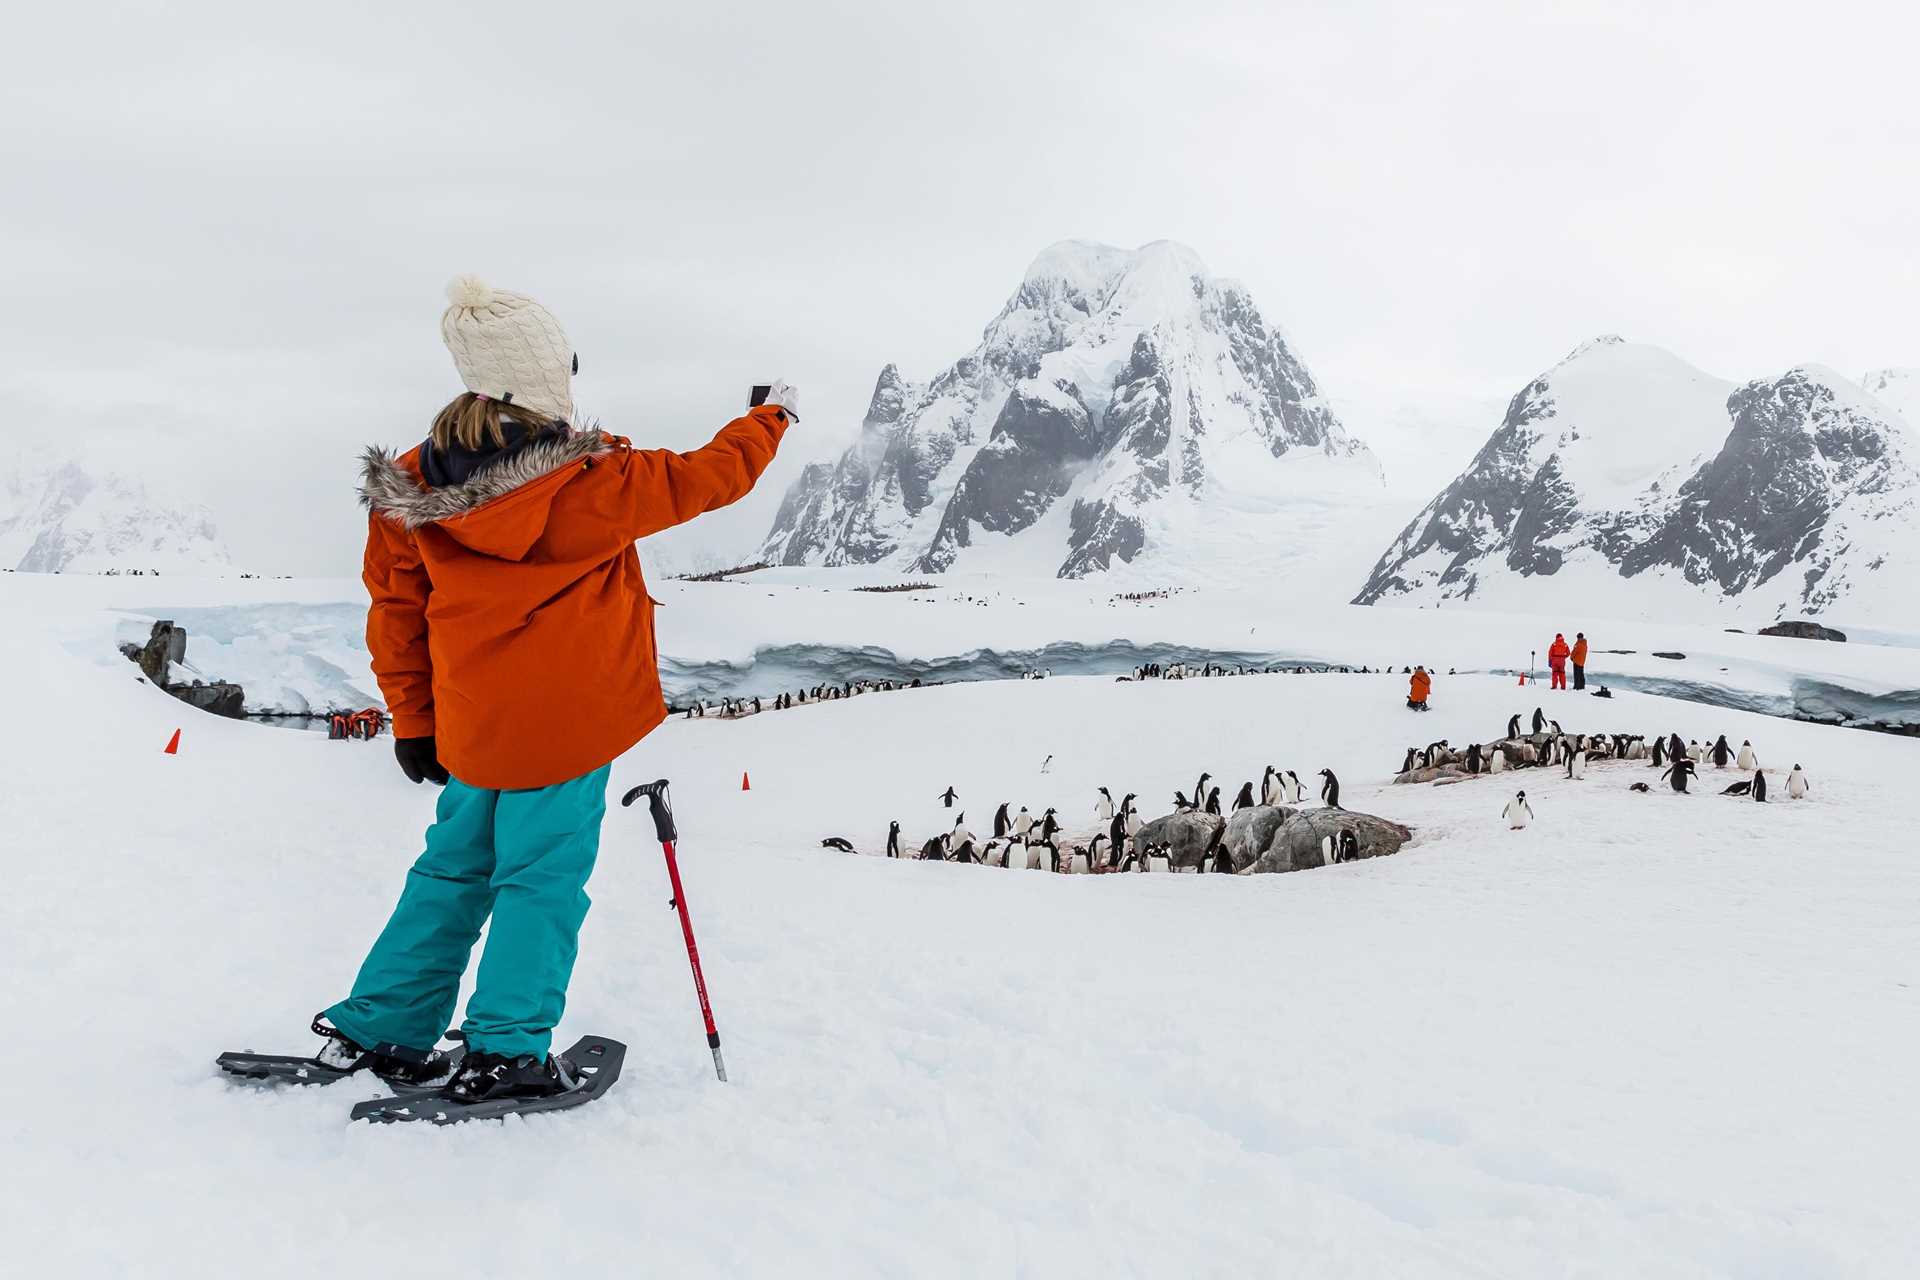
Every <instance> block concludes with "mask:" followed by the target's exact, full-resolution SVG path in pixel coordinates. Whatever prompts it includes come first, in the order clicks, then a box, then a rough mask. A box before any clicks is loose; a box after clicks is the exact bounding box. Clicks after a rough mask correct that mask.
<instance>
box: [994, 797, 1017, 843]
mask: <svg viewBox="0 0 1920 1280" xmlns="http://www.w3.org/2000/svg"><path fill="white" fill-rule="evenodd" d="M1012 806H1013V801H1011V800H1006V801H1003V802H1001V805H1000V807H999V808H998V809H995V810H994V811H993V838H994V839H995V840H1004V839H1006V838H1007V828H1008V827H1009V826H1011V825H1012V824H1013V819H1011V818H1009V817H1008V816H1007V810H1008V809H1009V808H1011V807H1012Z"/></svg>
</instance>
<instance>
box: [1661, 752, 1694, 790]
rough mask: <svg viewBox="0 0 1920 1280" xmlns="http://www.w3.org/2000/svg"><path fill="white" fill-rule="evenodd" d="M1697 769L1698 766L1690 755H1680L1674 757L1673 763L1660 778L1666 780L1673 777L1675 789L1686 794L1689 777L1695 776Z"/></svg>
mask: <svg viewBox="0 0 1920 1280" xmlns="http://www.w3.org/2000/svg"><path fill="white" fill-rule="evenodd" d="M1697 771H1698V766H1696V765H1695V764H1694V763H1693V761H1692V760H1691V759H1690V758H1689V757H1687V756H1686V755H1678V756H1675V757H1674V758H1673V763H1672V764H1670V765H1668V766H1667V771H1666V772H1665V773H1663V774H1661V775H1660V780H1661V781H1662V782H1665V781H1667V780H1668V779H1669V778H1671V779H1672V780H1673V789H1674V790H1675V791H1678V792H1679V793H1680V794H1681V795H1685V794H1687V779H1688V778H1691V777H1693V776H1694V775H1695V773H1696V772H1697Z"/></svg>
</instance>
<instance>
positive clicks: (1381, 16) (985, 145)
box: [0, 0, 1920, 573]
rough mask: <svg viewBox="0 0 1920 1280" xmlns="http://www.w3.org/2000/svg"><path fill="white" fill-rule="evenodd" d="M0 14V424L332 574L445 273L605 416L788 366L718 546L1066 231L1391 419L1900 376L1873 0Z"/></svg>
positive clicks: (1887, 106)
mask: <svg viewBox="0 0 1920 1280" xmlns="http://www.w3.org/2000/svg"><path fill="white" fill-rule="evenodd" d="M15 10H16V11H12V12H10V15H9V18H8V23H7V44H8V47H9V51H10V54H11V56H10V57H9V58H8V66H7V70H6V72H5V74H4V75H0V173H3V174H4V177H3V178H0V187H3V188H4V191H5V199H4V201H3V202H0V288H3V289H4V298H5V301H4V305H0V344H4V350H5V353H6V359H5V362H4V364H3V365H0V394H4V395H5V397H6V399H7V401H8V403H9V404H10V405H11V407H12V413H11V414H10V418H11V421H10V424H9V426H8V427H7V431H8V432H9V434H12V433H15V432H18V433H21V434H22V435H26V434H33V435H36V436H40V437H48V436H56V435H63V434H68V433H80V434H85V435H87V436H89V437H91V438H92V439H94V440H95V441H96V442H97V444H99V443H104V444H105V445H106V446H108V447H111V448H113V449H114V450H116V451H118V452H121V453H123V454H124V455H125V456H126V457H128V458H130V459H135V460H139V461H141V462H142V463H143V464H144V465H150V466H153V467H155V468H156V470H157V471H158V472H160V473H162V474H172V475H177V474H179V473H182V472H190V473H191V475H192V481H193V483H194V484H195V485H196V486H197V487H198V488H199V489H200V490H201V491H202V496H203V497H204V499H205V500H206V501H207V502H208V503H209V504H210V505H211V506H212V507H213V508H214V510H215V512H216V514H217V515H218V516H219V517H220V518H221V522H222V524H223V526H224V527H225V529H226V531H227V533H228V535H229V541H230V542H231V543H232V544H233V545H234V548H235V550H236V552H237V553H238V554H239V555H240V557H241V558H242V559H243V560H245V561H247V562H248V563H249V564H250V565H252V566H254V567H258V568H262V569H265V570H268V571H294V572H302V573H316V572H354V571H356V570H357V565H358V556H359V550H360V543H361V539H362V534H363V524H362V519H361V517H360V515H359V514H358V512H357V511H356V509H355V507H354V505H353V499H352V483H353V464H354V454H355V453H356V451H357V449H358V446H359V445H361V444H362V443H364V442H366V441H381V442H386V443H395V444H398V443H410V442H411V441H413V440H415V439H417V438H418V437H419V436H420V435H421V434H422V432H423V431H424V428H425V425H426V423H427V421H428V420H429V418H430V417H431V415H432V413H433V412H434V410H436V409H437V408H438V407H439V406H440V405H441V404H442V403H444V402H445V401H446V400H447V399H448V398H449V397H450V396H451V395H452V394H454V393H455V392H456V391H458V390H459V385H458V382H457V380H456V378H455V376H454V373H453V369H452V365H451V362H450V361H449V360H448V358H447V356H446V353H445V350H444V348H443V347H442V346H441V344H440V338H439V331H438V318H439V313H440V310H441V307H442V306H443V305H444V304H443V300H442V296H441V289H442V286H443V285H444V283H445V281H446V280H447V279H448V278H449V277H450V276H452V275H454V274H456V273H459V272H463V271H473V272H476V273H479V274H481V275H483V276H485V277H487V278H488V279H490V280H492V281H494V282H495V283H498V284H501V285H504V286H507V287H510V288H514V289H518V290H521V291H523V292H527V293H530V294H532V295H534V296H535V297H537V298H539V299H541V300H542V301H543V302H545V303H546V304H547V305H549V306H550V307H552V308H553V309H554V311H555V312H556V313H557V314H558V315H559V316H560V317H561V320H562V322H563V323H564V324H565V325H566V327H567V329H568V332H569V334H570V336H571V337H572V339H573V341H574V344H575V345H576V346H577V347H578V349H579V351H580V353H581V360H582V369H581V377H580V380H579V386H578V393H577V399H578V401H579V403H580V404H581V406H582V408H583V409H585V410H587V411H588V412H591V413H593V414H595V415H596V416H598V417H599V418H600V420H601V421H602V423H603V425H605V426H607V427H609V428H610V429H613V430H615V431H618V432H620V433H622V434H628V435H631V436H633V437H634V438H635V440H636V441H637V442H639V443H642V444H663V445H669V446H674V447H682V448H684V447H691V446H693V445H696V444H699V443H701V442H703V441H704V440H705V439H706V438H707V437H708V436H709V435H710V434H711V433H712V431H713V430H715V429H716V428H717V427H718V426H720V425H721V424H722V423H723V422H724V421H725V420H726V419H727V418H728V417H729V416H731V415H732V414H733V413H734V412H736V411H737V409H738V407H739V405H740V403H741V402H742V400H743V398H744V394H745V388H746V387H747V385H748V384H749V383H751V382H754V381H766V380H768V379H769V378H771V377H776V376H778V377H785V378H787V379H788V380H790V381H793V382H795V383H796V384H798V385H799V386H800V387H801V388H802V389H803V393H804V397H805V404H804V406H803V407H804V409H805V419H806V420H805V423H804V424H803V427H802V428H801V429H800V430H799V431H798V432H797V433H796V434H795V435H793V436H790V437H789V441H788V444H787V446H786V452H785V455H784V456H783V458H782V459H781V462H780V463H779V464H778V465H777V467H776V471H775V472H774V473H773V474H772V475H771V476H770V477H769V479H768V481H767V482H766V483H765V485H764V486H763V488H764V489H765V492H763V493H760V494H756V495H755V497H754V498H753V499H750V500H749V503H748V504H743V506H745V507H746V508H747V509H746V510H743V511H740V512H738V513H736V514H733V515H732V516H731V518H726V517H709V519H710V520H714V521H715V524H714V525H713V529H712V536H714V537H716V538H718V539H719V540H720V541H721V542H722V543H731V544H733V545H739V544H742V543H747V542H751V541H752V539H753V538H754V537H756V536H757V535H758V534H759V533H760V532H762V531H763V530H764V527H765V523H766V521H767V519H768V518H769V515H770V511H771V507H772V505H773V503H774V502H776V501H777V499H778V490H779V489H780V488H783V487H784V484H785V482H786V480H787V479H788V478H790V476H791V474H792V473H793V472H794V471H796V470H797V469H798V466H799V464H800V463H802V462H804V461H807V460H809V459H810V458H811V457H814V456H819V455H821V454H824V453H826V452H828V451H829V450H830V449H832V448H834V447H836V446H838V445H840V444H842V443H844V442H845V441H846V440H847V439H848V438H849V437H850V435H851V433H852V432H853V431H854V430H855V428H856V426H857V423H858V421H859V418H860V415H861V413H862V412H863V410H864V409H865V407H866V399H867V396H868V393H869V392H870V390H871V388H872V383H873V378H874V376H875V374H876V373H877V372H878V370H879V368H880V366H881V365H882V364H883V363H885V362H886V361H888V360H893V361H897V362H898V363H900V364H901V366H902V367H903V368H904V369H906V370H907V371H908V372H909V373H910V374H912V375H915V376H920V377H924V376H927V375H929V374H931V373H932V372H933V371H935V370H936V369H937V368H938V367H940V366H941V365H943V364H945V363H946V362H948V361H951V360H952V359H954V358H956V357H957V356H959V355H961V354H962V353H964V352H965V351H966V350H967V348H969V347H970V346H971V345H972V344H973V343H974V342H975V341H976V340H977V339H978V336H979V330H980V328H981V327H982V326H983V325H984V324H985V323H986V322H987V321H988V320H989V319H990V318H991V317H992V316H993V314H994V313H995V312H996V311H997V310H998V309H999V307H1000V306H1001V304H1002V303H1003V302H1004V301H1005V299H1006V296H1007V295H1008V294H1009V293H1010V292H1011V291H1012V289H1013V288H1014V287H1015V285H1016V284H1017V283H1018V281H1019V278H1020V275H1021V273H1022V271H1023V270H1024V269H1025V267H1026V264H1027V262H1028V261H1029V260H1030V259H1031V258H1032V257H1033V256H1034V254H1035V253H1036V252H1038V251H1039V249H1041V248H1042V247H1043V246H1045V245H1046V244H1048V243H1050V242H1052V241H1054V240H1057V239H1061V238H1065V237H1085V238H1092V239H1101V240H1106V241H1110V242H1112V243H1116V244H1120V245H1127V246H1132V245H1137V244H1140V243H1143V242H1145V241H1148V240H1154V239H1159V238H1171V239H1176V240H1180V241H1183V242H1185V243H1187V244H1189V245H1191V246H1193V247H1194V248H1195V249H1196V250H1197V251H1198V252H1199V253H1200V255H1201V257H1202V258H1203V259H1205V260H1206V261H1207V263H1208V264H1209V266H1210V267H1211V268H1212V269H1213V270H1214V271H1215V272H1217V273H1219V274H1222V275H1231V276H1236V277H1239V278H1240V279H1242V280H1244V281H1246V282H1247V284H1248V285H1249V286H1250V287H1251V288H1252V290H1253V293H1254V296H1255V298H1256V299H1257V300H1258V301H1259V303H1260V304H1261V306H1262V309H1263V310H1264V311H1265V312H1266V314H1267V316H1268V317H1269V319H1271V320H1274V321H1277V322H1279V323H1280V324H1282V325H1284V326H1285V327H1286V329H1287V331H1288V333H1289V336H1290V337H1291V338H1293V339H1294V340H1295V342H1296V344H1297V346H1298V348H1299V350H1300V351H1301V353H1302V355H1303V356H1304V357H1305V359H1306V360H1307V361H1308V363H1309V365H1310V366H1311V367H1312V368H1313V370H1314V371H1315V373H1316V375H1317V376H1319V378H1320V379H1321V381H1322V383H1323V384H1324V385H1325V388H1326V389H1327V391H1328V392H1329V393H1330V394H1332V395H1334V396H1335V397H1338V398H1350V399H1358V400H1362V401H1367V402H1370V403H1373V404H1378V405H1400V404H1403V403H1406V402H1408V401H1415V400H1419V399H1421V398H1423V397H1428V396H1431V397H1432V398H1433V399H1434V401H1435V403H1444V404H1457V403H1459V402H1460V400H1461V399H1462V397H1486V398H1489V399H1504V397H1506V396H1507V395H1509V394H1511V393H1512V392H1513V391H1514V390H1516V389H1517V388H1518V386H1519V385H1520V383H1521V382H1523V381H1524V380H1525V379H1526V378H1527V377H1529V376H1530V375H1532V374H1533V373H1535V372H1537V371H1539V370H1540V369H1542V368H1545V367H1546V366H1548V365H1550V364H1552V363H1553V362H1554V361H1555V360H1557V359H1559V358H1560V356H1562V355H1563V354H1564V353H1565V352H1566V351H1567V349H1569V348H1570V347H1572V346H1573V345H1574V344H1575V343H1577V342H1579V341H1580V340H1582V339H1583V338H1586V337H1589V336H1591V335H1593V334H1596V333H1601V332H1620V333H1623V334H1625V335H1627V336H1630V337H1634V338H1638V339H1644V340H1648V341H1653V342H1658V343H1661V344H1663V345H1665V346H1668V347H1670V348H1672V349H1673V350H1675V351H1676V352H1678V353H1680V354H1681V355H1682V356H1684V357H1685V358H1687V359H1689V360H1691V361H1693V362H1694V363H1695V364H1698V365H1700V366H1702V367H1703V368H1705V369H1707V370H1709V371H1711V372H1713V373H1715V374H1718V375H1721V376H1724V377H1730V378H1747V377H1758V376H1761V375H1764V374H1768V373H1772V372H1777V371H1779V370H1780V369H1783V368H1785V367H1787V366H1789V365H1792V364H1796V363H1802V362H1808V361H1817V362H1821V363H1825V364H1830V365H1832V366H1834V367H1836V368H1838V369H1840V370H1842V371H1844V372H1847V373H1850V374H1855V375H1857V374H1859V373H1861V372H1863V371H1864V370H1865V369H1868V368H1873V367H1879V366H1884V365H1914V364H1920V319H1917V317H1920V308H1916V301H1915V300H1916V298H1920V269H1917V268H1916V265H1915V249H1916V245H1917V244H1920V213H1917V212H1916V210H1917V209H1920V204H1917V202H1916V196H1917V195H1920V166H1917V165H1916V158H1917V157H1920V112H1917V110H1916V104H1920V95H1916V92H1915V89H1914V74H1913V68H1914V63H1913V55H1914V50H1915V49H1916V48H1917V47H1920V40H1916V36H1920V20H1917V19H1916V18H1915V16H1914V8H1913V6H1911V5H1907V4H1893V3H1886V4H1878V5H1858V4H1846V3H1825V4H1821V5H1819V6H1808V5H1805V4H1796V5H1789V4H1778V5H1772V4H1756V3H1712V4H1688V5H1671V4H1642V3H1606V4H1599V3H1592V4H1581V5H1577V6H1575V5H1558V6H1556V5H1551V4H1543V3H1540V2H1539V0H1532V2H1527V3H1512V4H1508V3H1499V4H1493V3H1489V4H1471V3H1468V4H1454V5H1440V4H1433V3H1423V4H1387V3H1365V2H1364V0H1359V2H1354V3H1347V4H1342V5H1319V4H1315V5H1288V4H1255V5H1245V6H1239V5H1220V6H1211V5H1200V4H1192V3H1182V4H1170V3H1165V2H1164V0H1161V2H1159V3H1152V4H1132V3H1117V2H1114V0H1109V2H1108V3H1105V4H1101V5H1083V4H1072V5H1050V4H1039V3H1025V4H1007V5H1000V4H990V3H968V4H963V5H947V4H942V5H921V4H875V5H850V4H849V5H809V4H804V3H778V4H761V5H728V4H716V3H697V4H688V5H674V6H660V5H650V4H641V5H633V4H625V3H623V4H611V3H609V4H597V5H577V6H559V5H535V4H526V3H521V4H515V5H500V4H490V3H475V2H473V0H466V2H464V3H458V4H414V3H409V4H385V5H369V6H364V7H363V6H357V5H339V4H334V5H321V6H315V5H304V6H277V5H263V4H259V3H252V4H246V5H233V6H217V5H211V4H194V3H171V4H164V5H162V4H152V5H128V6H108V5H101V4H37V5H33V6H30V7H29V6H16V7H15ZM1360 425H1361V429H1362V432H1363V434H1364V430H1365V428H1364V424H1360ZM1492 426H1493V422H1492V421H1481V422H1474V423H1471V424H1467V425H1463V426H1460V427H1459V428H1457V430H1459V431H1460V432H1463V433H1465V434H1464V435H1463V437H1462V438H1463V439H1465V438H1466V436H1471V437H1472V439H1471V441H1470V443H1477V441H1478V439H1479V438H1480V437H1481V436H1484V434H1485V433H1486V432H1487V431H1488V430H1490V429H1491V427H1492ZM1383 452H1386V451H1385V450H1383ZM1387 462H1388V464H1389V467H1390V468H1391V466H1392V464H1393V462H1394V459H1393V457H1392V456H1391V453H1390V452H1389V456H1388V457H1387ZM0 465H4V464H0ZM1444 478H1445V477H1443V476H1435V477H1432V483H1431V484H1428V485H1426V486H1425V487H1427V488H1437V487H1438V486H1439V484H1440V482H1441V481H1442V480H1443V479H1444Z"/></svg>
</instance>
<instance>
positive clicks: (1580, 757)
mask: <svg viewBox="0 0 1920 1280" xmlns="http://www.w3.org/2000/svg"><path fill="white" fill-rule="evenodd" d="M1567 776H1568V777H1569V778H1572V779H1574V780H1575V781H1579V780H1580V779H1582V778H1585V777H1586V776H1587V753H1586V751H1585V750H1584V749H1582V748H1580V747H1575V748H1574V749H1573V750H1571V751H1569V752H1567Z"/></svg>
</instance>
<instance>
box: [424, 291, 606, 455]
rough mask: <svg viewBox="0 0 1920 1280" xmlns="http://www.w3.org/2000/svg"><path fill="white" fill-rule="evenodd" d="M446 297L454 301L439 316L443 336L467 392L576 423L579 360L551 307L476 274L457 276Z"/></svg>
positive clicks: (449, 300)
mask: <svg viewBox="0 0 1920 1280" xmlns="http://www.w3.org/2000/svg"><path fill="white" fill-rule="evenodd" d="M447 301H448V302H450V303H452V304H453V305H452V306H450V307H448V308H447V310H446V314H444V315H442V316H441V317H440V336H441V337H443V338H445V339H446V341H447V350H449V351H451V352H452V353H453V367H454V368H456V369H458V370H459V371H460V381H462V382H464V383H466V384H467V390H469V391H471V392H473V393H474V394H475V395H479V396H485V397H487V398H488V399H489V400H498V401H499V402H500V403H502V404H513V405H524V406H525V407H526V408H528V409H531V410H533V411H534V412H536V413H544V414H546V415H548V416H549V417H553V418H558V419H559V420H560V421H562V422H571V421H573V374H574V370H575V369H576V368H577V367H578V364H577V362H576V361H575V360H574V357H573V348H572V346H570V345H569V344H568V342H567V335H566V334H565V333H564V332H562V330H561V328H560V322H559V321H558V320H556V319H554V318H553V313H552V312H551V311H548V310H547V309H546V308H545V307H543V306H541V305H540V304H539V303H537V302H535V301H534V300H533V299H532V298H529V297H526V296H525V295H524V294H518V293H509V292H507V291H506V290H505V289H495V288H493V287H492V286H490V285H488V284H487V282H486V281H484V280H482V279H480V277H478V276H456V277H454V280H453V282H452V283H451V284H449V285H448V286H447Z"/></svg>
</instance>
